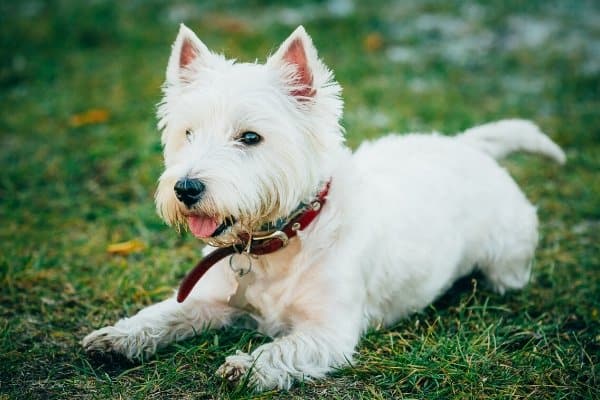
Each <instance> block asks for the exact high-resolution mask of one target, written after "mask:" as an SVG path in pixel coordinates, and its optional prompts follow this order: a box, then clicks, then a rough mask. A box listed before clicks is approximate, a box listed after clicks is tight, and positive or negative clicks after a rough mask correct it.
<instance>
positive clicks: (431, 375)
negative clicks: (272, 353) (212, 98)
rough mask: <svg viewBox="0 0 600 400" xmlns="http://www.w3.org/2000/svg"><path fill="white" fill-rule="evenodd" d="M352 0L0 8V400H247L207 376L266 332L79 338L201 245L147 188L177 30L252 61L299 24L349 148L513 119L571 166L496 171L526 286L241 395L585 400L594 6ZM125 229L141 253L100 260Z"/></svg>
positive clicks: (597, 305)
mask: <svg viewBox="0 0 600 400" xmlns="http://www.w3.org/2000/svg"><path fill="white" fill-rule="evenodd" d="M357 3H358V2H351V1H342V0H330V1H328V2H300V1H295V2H293V3H292V5H289V4H290V3H288V6H286V7H283V6H280V5H278V4H277V3H276V2H267V1H265V2H262V1H259V0H256V1H252V2H241V1H235V0H231V1H227V2H223V3H221V4H219V5H209V4H210V3H208V2H206V3H205V2H179V1H177V2H167V1H159V0H153V1H147V2H111V1H102V2H98V1H93V2H92V1H89V2H76V1H69V0H63V1H50V2H36V1H30V0H28V1H21V2H2V3H0V56H1V57H0V109H1V110H2V111H1V113H2V114H1V118H0V167H1V169H2V174H0V221H1V224H0V282H1V287H2V289H1V290H0V399H47V398H56V399H64V398H86V399H87V398H99V399H100V398H110V399H116V398H124V399H158V398H183V399H185V398H232V399H241V398H251V397H252V395H251V394H249V393H247V391H246V390H245V388H244V387H241V388H240V387H238V388H236V387H230V386H228V385H226V384H224V383H223V382H222V381H221V380H220V379H218V378H216V377H215V376H214V375H213V371H215V370H216V368H217V367H218V365H219V364H220V363H221V362H222V360H223V358H224V357H225V355H227V354H229V353H231V352H233V351H234V349H248V348H254V347H256V346H257V345H258V344H260V343H262V342H265V341H267V340H269V339H268V338H265V337H262V336H261V335H259V334H257V333H255V332H252V331H246V330H239V329H226V330H221V331H211V332H201V333H199V335H198V336H197V337H195V338H193V339H190V340H187V341H185V342H182V343H179V344H175V345H172V346H170V347H168V348H166V349H164V350H163V351H161V352H160V353H159V354H158V355H157V356H156V357H154V358H152V359H149V360H146V361H145V362H143V363H140V364H130V363H127V362H125V361H123V360H119V359H114V360H112V361H106V360H95V359H90V358H88V356H86V355H85V354H84V353H83V352H82V350H81V348H80V346H79V344H78V341H79V340H80V339H81V338H82V337H83V336H84V335H85V334H86V333H88V332H89V331H90V330H91V329H94V328H98V327H100V326H103V325H106V324H109V323H112V322H114V321H116V319H118V318H120V317H122V316H124V315H130V314H132V313H134V312H135V311H137V310H139V309H140V308H142V307H143V306H145V305H148V304H150V303H153V302H156V301H158V300H160V299H162V298H164V297H166V296H168V295H169V294H170V293H171V290H172V288H173V287H175V286H176V285H177V284H178V282H179V280H180V278H181V277H182V276H183V275H184V274H185V272H186V271H187V269H188V268H189V267H190V266H191V265H192V264H193V263H194V262H195V261H196V260H197V258H198V257H199V246H198V243H197V241H195V240H193V239H192V238H190V237H189V236H188V235H182V236H179V235H177V234H176V233H175V232H173V231H171V230H169V229H168V228H167V227H165V226H164V225H163V224H162V222H161V221H160V220H159V218H158V217H157V216H156V215H155V212H154V205H153V198H152V197H153V191H154V187H155V181H156V178H157V177H158V176H159V174H160V171H161V147H160V142H159V135H158V132H157V130H156V128H155V124H156V120H155V117H154V111H155V104H156V103H157V102H158V101H159V99H160V85H161V83H162V80H163V77H164V68H165V66H166V61H167V57H168V51H169V46H170V44H171V42H172V40H174V37H175V34H176V31H177V24H178V22H179V21H180V20H183V21H185V22H186V23H187V24H188V25H189V26H190V27H192V28H193V29H194V30H196V32H197V33H198V34H199V36H200V37H201V38H202V39H203V40H204V41H205V43H207V44H208V45H209V46H210V47H211V48H213V49H216V50H219V51H226V52H227V54H228V55H229V56H231V57H236V58H238V59H240V60H254V59H255V58H256V57H260V58H261V59H264V58H263V57H264V55H266V54H267V53H268V52H269V51H272V50H273V49H274V48H275V46H276V45H277V44H278V43H279V42H281V41H282V40H283V39H284V38H285V37H286V36H287V35H288V34H289V33H290V32H291V30H292V29H293V27H294V25H295V24H296V23H303V24H304V25H305V26H306V28H307V30H308V31H309V32H310V33H311V34H312V36H313V39H314V41H315V44H316V45H317V47H318V48H319V50H320V54H321V56H322V57H323V59H324V60H325V62H326V63H327V64H329V65H330V66H332V67H333V68H334V69H335V71H336V76H337V78H338V80H339V81H340V82H341V84H342V86H343V87H344V96H345V100H346V114H345V117H344V126H345V127H346V128H347V132H348V143H349V145H350V146H352V147H356V146H357V145H358V144H359V143H360V142H361V141H362V140H364V139H367V138H375V137H377V136H380V135H381V134H383V133H384V132H387V131H390V130H395V131H410V130H423V131H431V130H441V131H443V132H447V133H452V132H456V131H459V130H461V129H464V128H467V127H469V126H471V125H473V124H477V123H481V122H484V121H489V120H494V119H498V118H503V117H524V118H529V119H533V120H535V121H536V122H537V123H539V124H540V126H541V127H542V128H543V129H544V130H545V131H546V132H548V133H549V134H550V135H551V136H552V137H553V138H554V139H555V140H556V141H557V142H558V143H560V144H561V146H563V147H564V148H565V149H566V151H567V155H568V157H569V161H568V164H567V165H566V166H565V167H562V168H560V167H558V166H556V165H552V164H550V163H548V162H547V161H545V160H541V159H538V158H536V157H533V156H524V155H518V156H513V157H510V158H509V159H508V160H506V161H505V162H504V164H505V165H506V167H507V168H508V169H509V170H510V172H511V173H512V174H513V176H514V177H515V179H516V180H517V181H518V182H519V183H520V185H521V187H522V188H523V189H524V191H525V192H526V193H527V195H528V197H529V198H530V199H531V200H532V201H533V202H534V203H535V204H537V205H538V206H539V215H540V220H541V226H540V230H541V242H540V245H539V249H538V252H537V257H536V263H535V267H534V272H533V278H532V282H531V284H530V285H529V286H528V287H527V288H526V289H525V290H523V291H521V292H516V293H510V294H508V295H506V296H498V295H495V294H493V293H492V292H490V291H489V290H487V289H486V288H485V285H484V284H483V282H482V280H481V279H478V277H477V276H474V277H471V278H469V279H466V280H464V281H462V282H460V283H459V284H458V285H457V286H455V287H454V288H453V289H452V290H451V291H450V292H449V293H448V294H446V295H445V296H444V297H443V298H441V299H440V300H438V301H437V302H436V303H435V304H434V305H432V306H431V307H429V308H428V309H427V310H425V311H424V312H422V313H420V314H417V315H414V316H412V317H411V318H408V319H406V320H403V321H401V322H399V323H398V324H397V325H396V326H394V327H392V328H391V329H381V330H372V331H370V332H369V333H368V334H367V335H366V336H365V337H364V338H363V340H362V341H361V343H360V345H359V347H358V354H357V357H356V359H355V361H354V363H353V364H352V365H351V366H348V367H347V368H343V369H341V370H339V371H337V372H335V373H333V374H331V375H330V376H329V377H328V378H327V379H325V380H321V381H317V382H313V383H311V382H302V383H299V384H297V385H296V386H294V388H293V389H292V390H290V391H289V392H283V393H278V392H267V393H265V394H263V395H261V396H258V397H259V398H274V399H276V398H298V399H300V398H332V399H344V398H375V399H387V398H484V397H490V398H526V397H527V398H553V399H555V398H568V399H573V398H600V391H599V389H598V388H599V387H600V381H599V368H600V366H599V361H600V315H599V314H600V279H599V278H600V272H599V271H600V269H599V268H600V249H599V241H598V238H599V237H600V180H599V179H598V171H600V113H599V112H598V110H600V54H599V50H598V43H599V41H600V29H599V28H598V25H597V21H598V18H599V16H600V8H599V7H598V5H597V4H595V3H594V2H591V1H590V2H577V3H573V2H569V1H566V0H565V1H556V2H546V1H541V0H540V1H529V2H525V3H523V2H518V1H507V2H502V4H501V5H500V4H496V5H492V4H488V3H487V2H475V1H472V2H462V1H452V2H444V1H427V2H414V3H411V2H397V3H396V2H393V3H382V2H380V1H372V2H368V4H362V5H358V4H357ZM352 5H354V6H352ZM133 239H137V240H139V241H141V242H142V243H144V249H143V251H140V252H135V253H131V254H126V255H114V254H109V253H108V252H107V251H106V249H107V246H108V245H110V244H112V243H118V242H122V241H126V240H133Z"/></svg>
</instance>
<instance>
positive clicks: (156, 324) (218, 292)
mask: <svg viewBox="0 0 600 400" xmlns="http://www.w3.org/2000/svg"><path fill="white" fill-rule="evenodd" d="M220 267H221V266H219V265H216V266H215V267H213V270H211V271H209V273H207V274H206V276H205V277H204V278H203V279H202V281H200V282H199V283H198V284H197V287H196V288H194V291H193V292H192V293H191V294H190V296H189V297H188V298H187V299H186V300H185V301H184V302H183V303H178V302H177V300H176V299H175V298H174V297H173V298H170V299H168V300H165V301H162V302H160V303H157V304H154V305H151V306H149V307H146V308H144V309H142V310H141V311H140V312H138V313H137V314H136V315H134V316H133V317H131V318H123V319H121V320H119V321H118V322H117V323H116V324H115V325H113V326H106V327H104V328H101V329H98V330H96V331H93V332H92V333H90V334H89V335H87V336H86V337H85V338H84V339H83V340H82V341H81V344H82V345H83V347H84V349H85V350H86V351H87V352H90V353H117V354H121V355H124V356H125V357H127V358H128V359H130V360H133V359H141V358H143V357H148V356H151V355H152V354H154V353H155V352H156V350H157V349H159V348H161V347H164V346H166V345H168V344H169V343H171V342H174V341H178V340H183V339H186V338H188V337H191V336H193V335H194V334H196V333H197V332H199V331H201V330H202V329H204V328H208V327H210V328H220V327H222V326H225V325H227V324H229V323H230V321H231V320H232V319H233V317H234V316H235V314H236V313H238V311H237V310H236V309H234V308H232V307H230V306H229V305H228V304H227V300H226V297H225V296H226V295H227V293H228V292H230V291H231V290H232V289H231V287H230V285H229V284H228V282H227V280H226V279H225V278H224V275H223V274H222V271H219V268H220Z"/></svg>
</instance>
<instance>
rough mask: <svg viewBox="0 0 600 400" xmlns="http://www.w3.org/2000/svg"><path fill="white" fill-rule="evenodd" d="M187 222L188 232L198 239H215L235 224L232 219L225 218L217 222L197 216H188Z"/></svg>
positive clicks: (205, 216) (211, 218)
mask: <svg viewBox="0 0 600 400" xmlns="http://www.w3.org/2000/svg"><path fill="white" fill-rule="evenodd" d="M187 220H188V227H189V228H190V231H191V232H192V234H193V235H194V236H196V237H197V238H198V239H207V238H211V237H213V238H214V237H217V236H219V235H221V234H222V233H223V232H225V231H226V230H227V229H228V228H230V227H231V226H232V225H233V224H234V223H235V220H234V219H233V218H225V219H224V220H223V221H222V222H219V220H217V219H216V218H213V217H210V216H207V215H197V214H192V215H188V217H187Z"/></svg>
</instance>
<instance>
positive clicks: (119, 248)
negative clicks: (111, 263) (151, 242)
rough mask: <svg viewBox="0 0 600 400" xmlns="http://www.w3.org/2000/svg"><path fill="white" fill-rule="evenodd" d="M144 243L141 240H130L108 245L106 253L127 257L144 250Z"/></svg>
mask: <svg viewBox="0 0 600 400" xmlns="http://www.w3.org/2000/svg"><path fill="white" fill-rule="evenodd" d="M144 247H145V245H144V242H142V241H141V240H139V239H133V240H128V241H127V242H121V243H113V244H110V245H108V247H107V248H106V251H107V252H109V253H110V254H121V255H127V254H130V253H137V252H139V251H142V250H144Z"/></svg>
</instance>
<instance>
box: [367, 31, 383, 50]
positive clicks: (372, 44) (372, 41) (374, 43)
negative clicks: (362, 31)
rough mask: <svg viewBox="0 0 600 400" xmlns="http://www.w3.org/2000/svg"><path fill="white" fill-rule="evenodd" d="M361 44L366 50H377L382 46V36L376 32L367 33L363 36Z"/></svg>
mask: <svg viewBox="0 0 600 400" xmlns="http://www.w3.org/2000/svg"><path fill="white" fill-rule="evenodd" d="M363 44H364V46H365V49H366V50H367V51H369V52H373V51H377V50H379V49H381V48H382V47H383V38H382V37H381V35H380V34H379V33H377V32H373V33H369V34H368V35H367V36H365V39H364V41H363Z"/></svg>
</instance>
